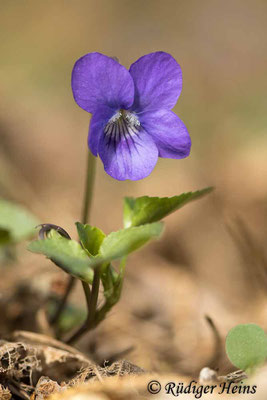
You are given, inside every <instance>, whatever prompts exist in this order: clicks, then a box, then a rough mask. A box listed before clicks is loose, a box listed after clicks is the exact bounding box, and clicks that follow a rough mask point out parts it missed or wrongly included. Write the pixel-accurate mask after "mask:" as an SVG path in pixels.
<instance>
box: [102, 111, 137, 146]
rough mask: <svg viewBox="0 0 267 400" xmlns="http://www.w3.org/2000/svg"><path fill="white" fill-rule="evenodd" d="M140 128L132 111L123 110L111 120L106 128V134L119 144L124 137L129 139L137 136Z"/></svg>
mask: <svg viewBox="0 0 267 400" xmlns="http://www.w3.org/2000/svg"><path fill="white" fill-rule="evenodd" d="M140 128H141V125H140V121H139V120H138V118H137V116H136V115H135V114H132V113H131V112H130V111H127V110H122V109H121V110H119V111H118V112H117V113H116V114H115V115H113V117H112V118H110V120H109V121H108V123H107V125H106V126H105V128H104V133H105V135H106V136H107V137H108V138H109V139H110V140H113V141H115V142H118V141H119V140H121V138H123V137H124V138H125V139H127V138H129V137H132V136H134V135H137V134H138V132H139V131H140Z"/></svg>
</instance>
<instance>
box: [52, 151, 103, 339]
mask: <svg viewBox="0 0 267 400" xmlns="http://www.w3.org/2000/svg"><path fill="white" fill-rule="evenodd" d="M95 171H96V157H94V156H93V154H92V152H91V151H90V150H89V151H88V157H87V168H86V180H85V190H84V199H83V207H82V223H83V224H86V223H88V221H89V220H90V214H91V208H92V200H93V191H94V182H95ZM75 283H76V278H74V277H73V276H70V277H69V279H68V282H67V286H66V289H65V293H64V295H63V297H62V299H61V301H60V302H59V304H58V308H57V310H56V312H55V314H54V316H53V318H52V319H51V321H50V322H51V324H53V325H54V326H56V325H57V323H58V321H59V318H60V316H61V314H62V312H63V310H64V308H65V306H66V303H67V301H68V298H69V296H70V294H71V292H72V290H73V289H74V287H75ZM83 290H84V293H85V297H86V301H87V306H88V304H89V303H90V287H89V285H88V284H87V283H84V282H83ZM88 309H89V308H88ZM57 336H58V335H57Z"/></svg>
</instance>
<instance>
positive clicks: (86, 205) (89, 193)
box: [82, 150, 96, 224]
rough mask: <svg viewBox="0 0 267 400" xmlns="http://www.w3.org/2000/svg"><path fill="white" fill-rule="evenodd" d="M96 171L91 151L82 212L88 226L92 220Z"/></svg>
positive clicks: (94, 159)
mask: <svg viewBox="0 0 267 400" xmlns="http://www.w3.org/2000/svg"><path fill="white" fill-rule="evenodd" d="M95 169H96V157H95V156H94V155H93V154H92V153H91V151H90V150H89V152H88V160H87V172H86V181H85V191H84V200H83V210H82V223H83V224H87V223H88V221H89V220H90V212H91V206H92V199H93V188H94V182H95Z"/></svg>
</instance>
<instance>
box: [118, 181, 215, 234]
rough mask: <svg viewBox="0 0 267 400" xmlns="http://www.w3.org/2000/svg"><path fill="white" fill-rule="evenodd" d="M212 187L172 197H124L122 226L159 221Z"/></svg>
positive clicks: (204, 193)
mask: <svg viewBox="0 0 267 400" xmlns="http://www.w3.org/2000/svg"><path fill="white" fill-rule="evenodd" d="M212 190H213V188H211V187H208V188H206V189H203V190H198V191H196V192H188V193H183V194H181V195H179V196H173V197H148V196H143V197H138V198H136V199H135V198H133V197H125V199H124V226H125V227H126V228H128V227H130V226H139V225H143V224H147V223H151V222H156V221H160V220H161V219H162V218H164V217H166V216H167V215H169V214H171V213H173V212H174V211H176V210H178V209H179V208H181V207H183V206H184V205H185V204H187V203H189V202H190V201H192V200H196V199H199V198H201V197H203V196H205V195H206V194H208V193H210V192H211V191H212Z"/></svg>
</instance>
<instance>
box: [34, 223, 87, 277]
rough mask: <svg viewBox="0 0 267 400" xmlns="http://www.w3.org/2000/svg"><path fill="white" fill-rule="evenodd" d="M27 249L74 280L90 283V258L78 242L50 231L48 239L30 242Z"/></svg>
mask: <svg viewBox="0 0 267 400" xmlns="http://www.w3.org/2000/svg"><path fill="white" fill-rule="evenodd" d="M28 249H29V250H30V251H31V252H33V253H39V254H43V255H45V256H46V257H48V258H49V259H50V260H52V261H53V262H54V263H55V264H56V265H57V266H58V267H60V268H61V269H63V270H64V271H66V272H67V273H69V274H70V275H72V276H74V277H75V278H78V279H81V280H83V281H85V282H87V283H92V280H93V274H94V273H93V270H92V269H91V262H90V258H89V257H88V255H87V253H86V251H85V250H83V248H82V247H81V245H80V244H79V243H78V242H76V241H74V240H69V239H66V238H65V237H62V236H61V235H59V234H58V233H57V232H55V231H51V236H50V237H49V238H47V239H43V240H35V241H33V242H31V243H30V244H29V246H28Z"/></svg>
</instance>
